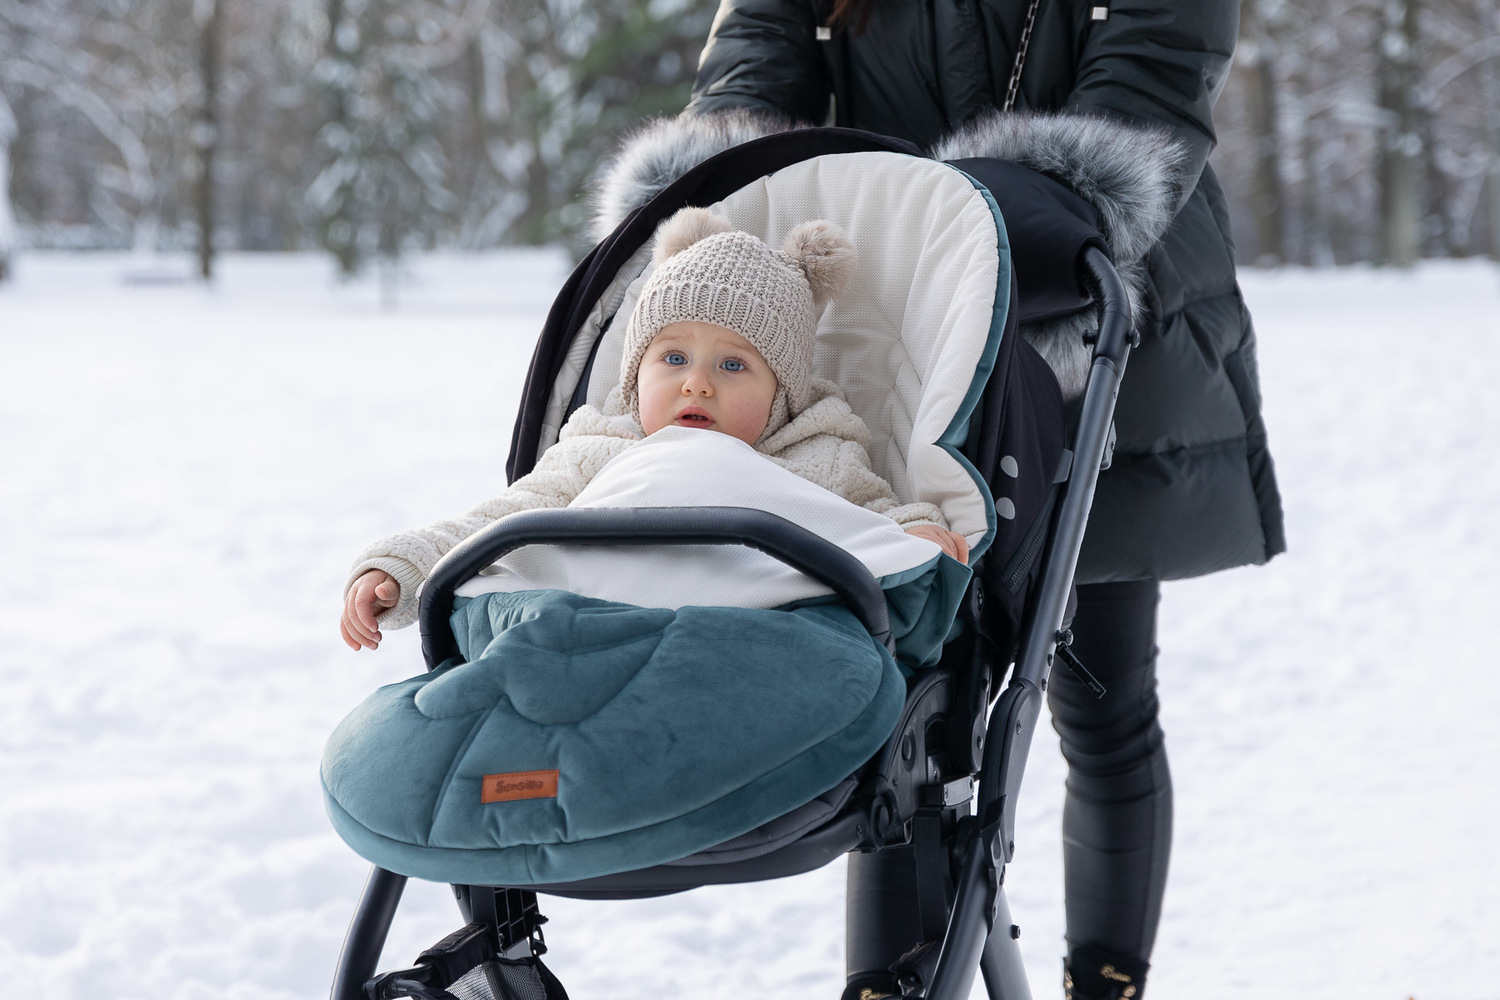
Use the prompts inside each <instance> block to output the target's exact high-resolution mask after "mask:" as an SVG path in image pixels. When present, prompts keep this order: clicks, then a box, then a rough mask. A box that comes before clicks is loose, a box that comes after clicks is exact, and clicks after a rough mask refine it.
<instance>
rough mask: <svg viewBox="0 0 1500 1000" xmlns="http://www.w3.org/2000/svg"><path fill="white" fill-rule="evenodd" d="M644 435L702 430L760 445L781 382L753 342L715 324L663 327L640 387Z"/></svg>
mask: <svg viewBox="0 0 1500 1000" xmlns="http://www.w3.org/2000/svg"><path fill="white" fill-rule="evenodd" d="M636 392H637V394H638V395H639V397H640V408H641V429H642V430H644V431H645V432H646V433H647V434H654V433H656V432H657V431H659V430H661V429H662V428H663V427H670V426H672V425H676V426H678V427H699V428H703V429H705V430H712V431H719V432H720V433H723V434H729V435H731V436H733V437H737V438H739V439H740V440H741V441H744V442H745V443H746V444H754V443H755V442H756V441H757V440H758V439H759V438H760V435H761V432H762V431H764V430H765V429H766V422H767V421H769V420H770V419H771V403H772V401H773V400H774V399H775V398H776V376H775V374H773V373H772V371H771V366H770V365H768V364H766V361H765V359H764V358H762V357H761V356H760V352H759V351H757V350H756V349H755V348H754V347H752V346H751V344H750V341H748V340H746V339H745V338H744V337H741V336H740V335H739V334H737V333H735V332H734V331H733V330H726V329H724V327H722V326H715V325H714V324H712V323H698V322H693V321H686V322H682V323H673V324H671V325H670V326H664V327H662V330H661V332H660V333H658V334H657V335H656V337H655V338H654V339H653V340H652V341H651V343H650V345H649V346H648V347H647V348H646V353H645V355H644V356H643V357H642V358H641V371H640V375H639V377H638V378H637V381H636Z"/></svg>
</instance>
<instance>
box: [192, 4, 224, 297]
mask: <svg viewBox="0 0 1500 1000" xmlns="http://www.w3.org/2000/svg"><path fill="white" fill-rule="evenodd" d="M193 15H194V17H193V19H194V21H195V22H197V25H198V33H199V38H200V41H199V51H200V61H199V71H200V73H201V75H202V86H203V94H202V97H201V100H200V106H199V110H198V122H197V125H196V126H195V128H194V131H193V145H194V147H196V149H197V151H198V178H197V190H196V192H195V195H196V197H195V198H194V201H195V203H196V208H197V216H198V274H199V276H200V277H201V278H202V279H203V280H204V281H209V280H211V279H212V278H213V276H214V193H215V187H214V181H215V177H214V159H215V157H216V156H217V154H218V151H219V146H220V142H221V138H220V134H221V131H222V129H221V127H220V121H219V77H220V74H221V63H222V61H223V32H224V0H197V2H196V3H194V4H193Z"/></svg>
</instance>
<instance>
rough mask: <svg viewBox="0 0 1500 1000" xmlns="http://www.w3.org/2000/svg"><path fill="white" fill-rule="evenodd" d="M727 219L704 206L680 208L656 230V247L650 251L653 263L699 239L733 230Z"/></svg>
mask: <svg viewBox="0 0 1500 1000" xmlns="http://www.w3.org/2000/svg"><path fill="white" fill-rule="evenodd" d="M733 228H734V227H733V226H731V225H730V224H729V220H728V219H726V218H724V217H723V216H722V215H718V214H716V213H714V212H711V211H709V210H708V209H706V208H695V207H688V208H680V209H678V210H677V211H676V212H674V213H673V214H672V215H671V216H669V217H668V218H667V220H666V221H665V222H663V223H662V224H661V225H660V226H659V227H657V230H656V249H655V250H653V251H652V253H651V259H652V261H653V262H654V263H656V264H660V263H661V262H662V261H664V260H666V259H667V258H669V257H673V256H675V255H677V254H679V253H682V251H684V250H686V249H687V248H688V247H690V246H692V245H693V244H694V243H697V242H698V241H699V240H704V239H707V238H708V237H710V236H717V235H718V234H720V233H727V232H730V231H732V230H733Z"/></svg>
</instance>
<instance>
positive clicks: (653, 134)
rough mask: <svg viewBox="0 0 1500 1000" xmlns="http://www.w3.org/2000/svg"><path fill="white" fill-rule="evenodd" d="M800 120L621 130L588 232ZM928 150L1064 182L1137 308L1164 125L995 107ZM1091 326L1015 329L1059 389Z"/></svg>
mask: <svg viewBox="0 0 1500 1000" xmlns="http://www.w3.org/2000/svg"><path fill="white" fill-rule="evenodd" d="M805 127H807V126H805V125H797V124H794V123H793V122H791V121H789V120H788V119H785V118H779V117H776V116H773V115H766V114H763V113H758V112H754V111H749V110H734V111H727V112H716V113H713V114H706V115H681V116H679V117H676V118H658V119H655V120H652V121H650V122H647V123H646V124H645V125H643V126H642V127H641V128H639V129H637V130H636V131H635V132H633V133H631V134H630V135H628V136H627V137H626V138H625V140H624V142H623V143H622V145H621V149H620V152H619V153H618V154H616V155H615V157H614V158H613V159H612V160H610V162H609V163H608V164H607V165H606V167H605V168H604V170H603V172H602V174H601V176H600V180H599V182H598V184H597V188H596V197H595V214H594V235H595V238H596V239H603V238H604V237H605V236H607V235H608V234H609V233H610V232H612V231H613V230H614V228H615V227H616V226H618V225H619V224H620V223H621V222H622V221H624V219H625V217H626V216H627V215H629V214H630V213H631V212H632V211H634V210H635V209H637V208H639V207H640V206H641V205H644V204H645V203H646V202H648V201H650V200H651V199H652V198H654V197H655V196H656V195H657V194H659V193H660V192H661V191H662V190H663V189H665V188H666V187H667V186H668V185H669V184H671V183H672V181H674V180H676V179H677V178H678V177H680V176H682V175H683V174H684V173H686V172H687V171H689V170H691V169H692V168H693V167H695V166H697V165H698V164H700V163H702V162H703V161H704V160H706V159H708V158H709V157H711V156H713V155H715V154H717V153H721V152H723V151H724V150H726V149H728V148H730V147H731V146H735V145H738V144H740V143H742V142H748V141H749V140H751V139H755V138H758V137H760V136H763V135H770V134H772V133H774V132H784V131H787V130H789V129H793V128H805ZM932 155H933V156H934V157H936V158H937V159H942V160H951V159H960V158H963V157H970V156H984V157H991V158H994V159H999V160H1008V161H1011V162H1014V163H1019V164H1022V165H1023V166H1027V167H1031V168H1032V169H1034V170H1036V171H1037V172H1039V173H1043V174H1046V175H1047V176H1049V177H1052V178H1054V179H1055V180H1058V181H1061V182H1062V183H1064V184H1066V185H1067V186H1068V187H1070V188H1072V189H1073V191H1075V192H1076V193H1077V194H1078V195H1079V196H1080V197H1082V198H1083V199H1084V200H1086V201H1088V202H1089V203H1090V204H1091V205H1093V206H1094V208H1095V209H1096V210H1097V211H1098V213H1099V221H1100V226H1101V229H1102V230H1103V235H1104V238H1105V241H1106V242H1107V243H1108V244H1109V248H1110V255H1111V257H1113V259H1114V262H1115V267H1116V268H1117V269H1118V270H1119V272H1120V277H1121V278H1122V279H1123V280H1124V282H1125V287H1126V289H1127V291H1128V292H1129V295H1130V300H1131V307H1132V309H1133V310H1134V311H1135V313H1136V315H1141V308H1142V305H1143V300H1144V296H1145V289H1146V286H1147V279H1148V275H1147V270H1146V255H1147V254H1148V253H1149V252H1150V251H1151V248H1152V247H1154V246H1155V245H1156V243H1157V241H1158V240H1160V239H1161V237H1162V234H1163V233H1165V232H1166V230H1167V227H1168V226H1169V225H1170V224H1171V222H1172V219H1173V217H1174V215H1175V214H1176V211H1177V207H1178V204H1179V202H1180V196H1181V193H1182V192H1181V185H1180V182H1179V179H1178V178H1179V174H1180V170H1181V165H1182V163H1183V160H1184V158H1185V152H1184V150H1183V149H1182V148H1181V147H1180V146H1179V145H1178V144H1177V143H1176V142H1175V141H1174V140H1173V139H1172V138H1171V135H1170V134H1169V133H1168V132H1167V131H1166V130H1165V129H1156V128H1151V127H1148V126H1142V125H1137V124H1129V123H1125V122H1121V121H1117V120H1114V119H1110V118H1103V117H1099V116H1094V115H1077V114H1041V113H1031V114H1009V115H1007V114H1001V113H999V112H995V113H994V114H991V115H987V116H983V117H981V118H978V119H976V120H975V121H973V122H971V123H970V124H968V125H966V126H964V127H963V128H962V129H960V130H959V131H958V132H956V133H954V134H953V135H951V136H949V137H948V138H946V139H944V140H942V141H941V142H939V143H938V144H937V145H936V146H935V147H934V149H933V150H932ZM1096 325H1097V321H1096V317H1095V316H1094V315H1093V314H1092V312H1085V313H1081V314H1078V315H1075V316H1066V317H1062V318H1061V319H1054V320H1048V321H1046V322H1042V323H1031V324H1026V325H1025V326H1023V327H1022V329H1021V333H1022V335H1023V336H1025V338H1026V339H1027V340H1028V341H1029V342H1030V343H1031V344H1032V345H1033V346H1034V347H1036V348H1037V350H1038V351H1039V352H1040V353H1041V355H1042V357H1043V358H1045V359H1046V361H1047V363H1048V364H1049V365H1051V366H1052V369H1053V371H1054V372H1056V373H1057V377H1058V381H1059V383H1060V384H1061V385H1062V389H1063V395H1064V398H1069V399H1071V398H1073V397H1076V396H1077V395H1079V394H1081V393H1082V391H1083V386H1084V384H1085V382H1086V381H1087V379H1088V368H1089V362H1090V357H1091V351H1090V349H1089V348H1088V347H1087V346H1086V345H1085V344H1084V343H1083V335H1084V334H1085V333H1089V332H1092V331H1093V329H1094V328H1095V326H1096Z"/></svg>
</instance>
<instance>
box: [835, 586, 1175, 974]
mask: <svg viewBox="0 0 1500 1000" xmlns="http://www.w3.org/2000/svg"><path fill="white" fill-rule="evenodd" d="M1159 594H1160V587H1159V585H1158V584H1157V582H1156V581H1155V580H1146V581H1141V582H1138V583H1106V584H1094V585H1090V586H1083V587H1079V588H1078V612H1077V615H1076V616H1075V617H1074V619H1073V636H1074V638H1073V650H1074V652H1076V653H1077V654H1078V658H1079V659H1080V660H1081V661H1083V664H1084V665H1085V666H1086V667H1087V668H1088V670H1089V672H1090V673H1092V674H1093V675H1094V676H1095V677H1097V678H1098V679H1099V681H1100V683H1102V684H1103V685H1104V686H1105V687H1106V688H1107V689H1108V693H1107V694H1106V695H1105V696H1104V698H1102V699H1095V698H1094V696H1093V695H1092V694H1090V693H1089V691H1088V689H1087V688H1086V687H1084V685H1083V684H1082V683H1081V682H1080V681H1079V680H1078V679H1077V678H1076V677H1075V676H1074V675H1073V673H1072V672H1071V671H1069V670H1067V669H1066V668H1064V667H1062V666H1061V665H1059V666H1058V667H1057V668H1056V669H1054V670H1053V671H1052V674H1051V679H1050V680H1049V682H1048V698H1047V701H1048V705H1049V706H1050V708H1051V710H1052V723H1053V725H1054V726H1055V727H1056V729H1057V731H1058V734H1059V735H1060V736H1061V737H1062V745H1063V756H1064V757H1065V758H1066V759H1067V762H1068V784H1067V801H1066V804H1065V805H1064V807H1063V866H1064V872H1065V875H1064V877H1065V882H1066V888H1067V917H1068V946H1069V950H1070V951H1072V950H1076V949H1077V948H1078V947H1079V946H1082V945H1094V946H1097V947H1100V948H1104V949H1107V950H1108V951H1110V952H1113V953H1117V954H1119V955H1121V956H1128V957H1133V958H1139V960H1140V961H1141V962H1142V963H1145V962H1147V961H1149V959H1150V956H1151V946H1152V944H1153V943H1154V942H1155V940H1156V925H1157V922H1158V921H1159V920H1160V918H1161V900H1162V890H1163V889H1164V887H1165V884H1166V878H1167V855H1168V853H1169V851H1170V849H1171V844H1172V782H1171V777H1170V776H1169V775H1168V773H1167V755H1166V749H1165V747H1164V746H1163V745H1162V731H1161V726H1160V725H1159V724H1158V723H1157V718H1156V715H1157V701H1156V606H1157V600H1158V597H1159ZM915 899H916V865H915V862H914V859H913V857H912V854H911V850H910V848H906V849H902V848H897V849H887V850H884V851H880V852H879V853H876V854H851V855H850V856H849V885H848V896H847V907H848V910H847V913H848V915H847V942H848V943H847V952H846V960H847V968H848V971H849V975H850V979H851V982H852V981H853V980H854V979H855V978H856V976H857V975H858V974H859V973H870V972H881V971H884V970H885V969H886V968H887V967H888V966H889V965H890V964H891V963H892V962H894V961H895V960H896V959H897V958H899V957H900V956H901V954H902V953H903V952H905V951H906V950H907V949H909V948H911V947H912V946H913V945H915V944H917V943H919V942H920V940H921V936H922V935H921V924H920V923H919V921H918V919H917V907H916V903H915Z"/></svg>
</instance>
